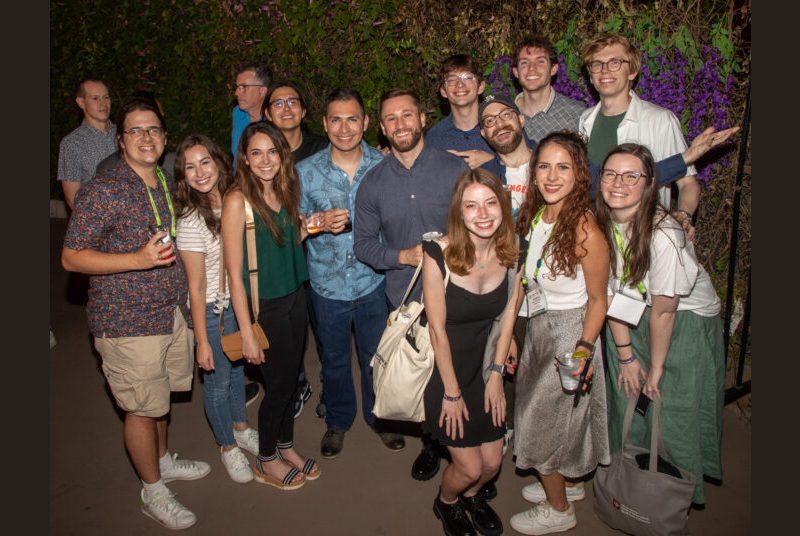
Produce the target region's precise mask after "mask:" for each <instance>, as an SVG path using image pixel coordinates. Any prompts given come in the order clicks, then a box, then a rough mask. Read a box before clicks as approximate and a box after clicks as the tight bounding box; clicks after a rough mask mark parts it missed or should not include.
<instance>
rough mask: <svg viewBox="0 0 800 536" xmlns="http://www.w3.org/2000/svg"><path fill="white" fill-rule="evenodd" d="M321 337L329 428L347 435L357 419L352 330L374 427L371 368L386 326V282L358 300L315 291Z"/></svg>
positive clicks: (367, 412) (367, 410)
mask: <svg viewBox="0 0 800 536" xmlns="http://www.w3.org/2000/svg"><path fill="white" fill-rule="evenodd" d="M311 301H312V303H313V311H314V316H315V317H316V319H315V320H316V327H317V337H319V342H320V345H321V346H322V381H323V383H324V385H325V406H326V409H327V413H326V414H325V423H326V424H327V425H328V428H331V429H333V430H336V431H338V432H346V431H347V430H349V429H350V427H351V426H352V425H353V421H355V418H356V411H357V407H356V393H355V388H354V387H353V370H352V367H351V360H352V350H351V346H350V333H351V328H352V329H353V331H354V332H355V339H356V353H357V355H358V363H359V368H360V369H361V406H362V407H361V409H362V411H363V413H364V421H366V423H367V425H368V426H370V427H372V426H373V425H374V424H375V415H374V414H373V413H372V405H373V404H374V403H375V393H373V392H372V367H370V366H369V362H370V360H372V356H373V354H375V350H376V349H377V348H378V343H379V342H380V340H381V335H382V334H383V330H384V328H385V327H386V318H387V316H388V314H389V310H388V308H387V306H386V289H385V282H381V284H380V285H378V286H377V287H376V288H375V289H374V290H373V291H372V292H370V293H369V294H367V295H365V296H361V297H360V298H356V299H355V300H349V301H344V300H331V299H328V298H323V297H322V296H320V295H319V294H317V293H316V292H314V289H313V288H312V289H311Z"/></svg>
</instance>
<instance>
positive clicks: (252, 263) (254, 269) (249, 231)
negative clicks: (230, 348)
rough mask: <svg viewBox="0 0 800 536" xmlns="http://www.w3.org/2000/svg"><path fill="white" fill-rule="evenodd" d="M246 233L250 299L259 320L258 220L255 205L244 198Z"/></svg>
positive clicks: (256, 318) (256, 319)
mask: <svg viewBox="0 0 800 536" xmlns="http://www.w3.org/2000/svg"><path fill="white" fill-rule="evenodd" d="M244 215H245V220H244V233H245V236H246V237H247V271H248V272H249V273H250V301H251V303H252V306H253V314H254V315H255V320H254V321H258V258H257V256H256V222H255V218H254V217H253V207H252V206H250V203H249V202H248V201H247V199H245V200H244Z"/></svg>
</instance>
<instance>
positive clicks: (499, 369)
mask: <svg viewBox="0 0 800 536" xmlns="http://www.w3.org/2000/svg"><path fill="white" fill-rule="evenodd" d="M489 370H490V371H491V372H496V373H498V374H499V375H500V376H502V375H503V372H505V367H504V366H503V365H500V364H498V363H492V364H491V365H489Z"/></svg>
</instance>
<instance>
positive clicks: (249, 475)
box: [220, 447, 253, 484]
mask: <svg viewBox="0 0 800 536" xmlns="http://www.w3.org/2000/svg"><path fill="white" fill-rule="evenodd" d="M220 457H221V458H222V465H224V466H225V469H227V471H228V475H230V477H231V479H232V480H233V481H234V482H238V483H240V484H245V483H247V482H250V481H251V480H253V470H252V469H251V468H250V462H248V461H247V457H246V456H245V455H244V452H242V450H241V449H240V448H239V447H233V448H232V449H231V450H228V451H226V450H223V449H222V447H220Z"/></svg>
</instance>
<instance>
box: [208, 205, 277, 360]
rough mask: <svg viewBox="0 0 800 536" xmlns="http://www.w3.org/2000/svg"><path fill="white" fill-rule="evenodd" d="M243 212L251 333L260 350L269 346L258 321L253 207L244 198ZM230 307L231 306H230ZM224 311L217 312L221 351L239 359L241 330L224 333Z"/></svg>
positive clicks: (222, 269) (222, 277) (222, 281)
mask: <svg viewBox="0 0 800 536" xmlns="http://www.w3.org/2000/svg"><path fill="white" fill-rule="evenodd" d="M244 212H245V225H244V228H245V236H246V237H247V268H248V271H249V272H250V303H251V304H252V306H253V314H254V315H256V318H255V321H254V322H253V326H252V327H253V333H254V334H255V336H256V340H257V341H258V344H259V346H261V349H262V350H266V349H267V348H269V341H268V340H267V335H266V333H264V330H263V329H261V324H259V323H258V260H257V259H256V225H255V220H254V218H253V207H251V206H250V203H248V202H247V200H246V199H245V201H244ZM222 255H223V244H222V243H221V242H220V247H219V265H220V268H219V292H220V295H221V296H224V295H225V279H226V274H225V263H224V262H223V258H222ZM231 307H232V306H231ZM224 314H225V311H224V310H223V311H220V313H219V333H220V338H221V341H222V351H223V352H225V355H226V356H228V359H230V360H231V361H238V360H240V359H241V358H242V357H243V355H242V332H241V331H235V332H233V333H230V334H228V335H225V326H224V324H225V323H224V322H223V316H224Z"/></svg>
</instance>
